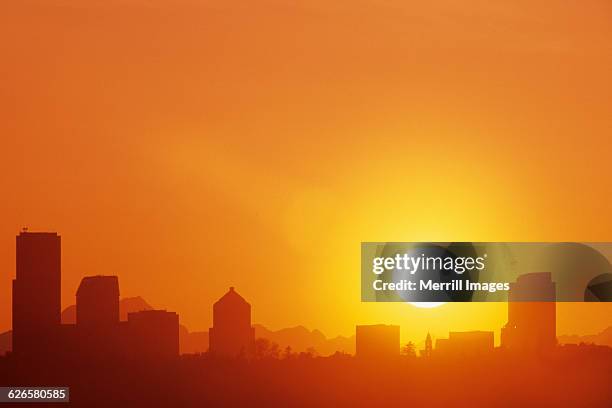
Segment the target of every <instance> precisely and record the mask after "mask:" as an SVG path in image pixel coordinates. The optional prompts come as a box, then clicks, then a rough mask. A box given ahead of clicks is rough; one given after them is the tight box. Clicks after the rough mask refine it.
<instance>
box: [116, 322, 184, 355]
mask: <svg viewBox="0 0 612 408" xmlns="http://www.w3.org/2000/svg"><path fill="white" fill-rule="evenodd" d="M126 332H127V333H126V334H127V336H128V340H127V343H128V347H129V355H130V357H134V358H137V359H146V360H158V359H162V360H163V359H169V358H173V357H178V355H179V317H178V314H176V313H174V312H167V311H165V310H143V311H141V312H135V313H128V320H127V325H126Z"/></svg>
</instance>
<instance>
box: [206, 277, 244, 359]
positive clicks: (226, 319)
mask: <svg viewBox="0 0 612 408" xmlns="http://www.w3.org/2000/svg"><path fill="white" fill-rule="evenodd" d="M208 336H209V352H210V353H211V354H216V355H221V356H226V357H236V356H239V355H245V356H250V355H252V354H253V351H254V346H255V329H254V328H253V327H252V326H251V305H250V304H249V303H248V302H247V301H246V300H244V298H243V297H242V296H240V295H239V294H238V292H236V290H235V289H234V287H233V286H232V287H230V288H229V291H228V292H227V293H226V294H225V295H223V296H222V297H221V298H220V299H219V300H218V301H216V302H215V304H214V305H213V327H211V328H210V330H209V332H208Z"/></svg>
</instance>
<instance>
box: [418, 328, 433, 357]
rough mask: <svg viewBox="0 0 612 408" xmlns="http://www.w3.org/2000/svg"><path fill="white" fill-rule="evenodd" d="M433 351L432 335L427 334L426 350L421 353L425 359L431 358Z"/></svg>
mask: <svg viewBox="0 0 612 408" xmlns="http://www.w3.org/2000/svg"><path fill="white" fill-rule="evenodd" d="M432 351H433V345H432V341H431V334H429V332H427V337H425V350H423V352H422V353H421V355H422V356H423V357H431V354H432Z"/></svg>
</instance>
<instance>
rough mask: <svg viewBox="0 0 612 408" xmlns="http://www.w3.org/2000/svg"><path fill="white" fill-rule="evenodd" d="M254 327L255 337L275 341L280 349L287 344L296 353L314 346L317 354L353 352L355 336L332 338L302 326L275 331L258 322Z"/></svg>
mask: <svg viewBox="0 0 612 408" xmlns="http://www.w3.org/2000/svg"><path fill="white" fill-rule="evenodd" d="M253 327H255V337H256V338H265V339H268V340H270V341H272V342H274V343H277V344H278V345H279V347H280V348H281V349H285V348H286V347H287V346H289V347H291V350H292V351H293V352H296V353H300V352H303V351H307V350H308V349H309V348H314V349H315V350H316V351H317V353H318V354H319V355H322V356H326V355H330V354H334V353H335V352H336V351H342V352H345V353H350V354H353V353H354V352H355V336H350V337H344V336H338V337H335V338H332V339H328V338H327V337H325V335H324V334H323V333H321V332H320V331H319V330H316V329H315V330H308V329H307V328H305V327H304V326H295V327H290V328H286V329H280V330H277V331H273V330H268V329H267V328H265V327H264V326H262V325H260V324H255V325H253Z"/></svg>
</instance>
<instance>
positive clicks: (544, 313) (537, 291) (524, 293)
mask: <svg viewBox="0 0 612 408" xmlns="http://www.w3.org/2000/svg"><path fill="white" fill-rule="evenodd" d="M555 292H556V291H555V283H554V282H553V281H552V280H551V274H550V273H548V272H541V273H529V274H525V275H521V276H519V278H518V279H517V280H516V282H515V283H511V284H510V292H509V293H508V301H509V302H508V323H506V325H505V326H504V327H503V328H502V332H501V345H502V347H505V348H508V349H514V350H519V351H525V352H526V351H538V350H543V349H547V348H551V347H554V346H555V345H556V344H557V323H556V319H557V304H556V303H555V299H556V294H555ZM534 300H537V301H534Z"/></svg>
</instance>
